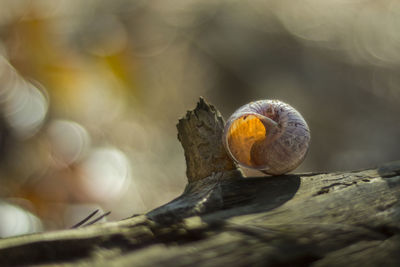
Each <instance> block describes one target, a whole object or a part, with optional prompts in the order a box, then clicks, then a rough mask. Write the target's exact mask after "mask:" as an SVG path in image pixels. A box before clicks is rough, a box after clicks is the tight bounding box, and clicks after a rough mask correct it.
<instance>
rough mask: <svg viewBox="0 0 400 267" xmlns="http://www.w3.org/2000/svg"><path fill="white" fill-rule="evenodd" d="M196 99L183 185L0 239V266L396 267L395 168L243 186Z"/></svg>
mask: <svg viewBox="0 0 400 267" xmlns="http://www.w3.org/2000/svg"><path fill="white" fill-rule="evenodd" d="M221 127H223V120H222V117H221V116H220V115H219V113H218V111H217V110H216V109H215V108H214V107H212V106H211V105H208V104H207V103H206V102H205V101H204V100H203V99H201V100H200V103H199V104H198V106H197V107H196V109H195V110H194V111H190V112H188V114H187V115H186V117H185V118H184V119H182V120H180V122H179V124H178V130H179V134H178V136H179V139H180V140H181V142H182V145H183V147H184V149H185V156H186V160H187V168H188V170H187V174H188V180H189V183H188V185H187V187H186V189H185V191H184V193H183V194H182V196H180V197H178V198H177V199H175V200H173V201H171V202H170V203H167V204H166V205H164V206H162V207H160V208H157V209H155V210H154V211H151V212H149V213H148V214H147V215H140V216H136V217H133V218H130V219H127V220H123V221H119V222H109V223H104V224H98V225H92V226H88V227H84V228H78V229H72V230H66V231H55V232H47V233H41V234H34V235H26V236H20V237H14V238H8V239H3V240H0V266H13V265H14V266H15V265H28V264H29V265H33V264H37V265H40V264H43V265H44V264H56V263H64V264H66V265H67V266H68V265H71V266H75V265H78V266H79V265H104V266H109V265H116V266H118V265H121V266H154V265H162V266H170V265H173V266H200V265H202V266H209V265H213V266H219V265H221V266H226V265H228V266H229V265H233V266H252V265H262V266H310V265H312V266H363V265H364V266H379V265H385V266H400V255H399V253H398V252H399V251H400V202H399V198H400V161H398V162H392V163H387V164H384V165H382V166H380V167H378V168H374V169H367V170H361V171H351V172H335V173H309V174H291V175H282V176H270V177H267V176H266V177H257V178H255V177H254V178H252V177H248V178H243V176H242V174H241V172H240V170H238V169H237V167H236V166H235V165H234V164H233V163H232V162H230V159H229V158H228V157H227V156H226V154H224V153H225V152H224V151H223V150H222V149H221V136H220V134H221V129H222V128H221Z"/></svg>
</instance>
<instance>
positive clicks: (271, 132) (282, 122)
mask: <svg viewBox="0 0 400 267" xmlns="http://www.w3.org/2000/svg"><path fill="white" fill-rule="evenodd" d="M310 138H311V136H310V130H309V128H308V125H307V123H306V121H305V120H304V118H303V117H302V116H301V115H300V113H299V112H298V111H297V110H295V109H294V108H293V107H291V106H290V105H288V104H286V103H283V102H281V101H279V100H259V101H255V102H251V103H249V104H246V105H244V106H242V107H240V108H239V109H238V110H236V111H235V112H234V113H233V114H232V115H231V117H230V118H229V119H228V121H227V123H226V125H225V129H224V133H223V143H224V146H225V149H226V150H227V152H228V154H229V155H230V156H231V158H232V159H233V160H234V161H235V162H237V163H238V164H240V165H242V166H244V167H247V168H253V169H258V170H260V171H262V172H264V173H267V174H272V175H277V174H283V173H286V172H289V171H291V170H293V169H295V168H296V167H297V166H298V165H300V163H301V162H302V161H303V160H304V157H305V155H306V153H307V150H308V147H309V143H310Z"/></svg>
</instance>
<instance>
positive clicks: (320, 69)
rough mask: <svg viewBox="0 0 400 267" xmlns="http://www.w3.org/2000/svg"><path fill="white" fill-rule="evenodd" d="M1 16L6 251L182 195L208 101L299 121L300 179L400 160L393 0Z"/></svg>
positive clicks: (108, 5)
mask: <svg viewBox="0 0 400 267" xmlns="http://www.w3.org/2000/svg"><path fill="white" fill-rule="evenodd" d="M0 4H1V6H2V8H1V9H0V201H1V202H0V203H2V204H1V206H0V207H1V209H0V210H2V211H1V212H2V213H1V214H0V215H1V216H0V219H1V221H0V229H1V235H2V236H4V237H5V236H12V235H18V234H23V233H29V232H33V231H40V229H44V230H50V229H62V228H68V227H71V225H73V224H75V223H77V222H78V221H79V220H81V219H83V218H84V217H86V216H87V215H89V213H91V212H92V211H93V210H95V209H100V210H102V212H107V211H111V212H112V213H111V214H110V215H109V216H107V219H108V220H120V219H122V218H126V217H128V216H131V215H132V214H137V213H144V212H147V211H149V210H151V209H153V208H155V207H157V206H159V205H161V204H164V203H166V202H168V201H170V200H171V199H173V198H175V197H177V196H178V195H179V194H180V193H181V192H182V191H183V189H184V186H185V183H186V178H185V161H184V155H183V150H182V148H181V146H180V144H179V142H178V140H177V138H176V128H175V125H176V123H177V122H178V119H179V118H180V117H181V116H183V115H184V114H185V113H186V110H188V109H191V108H193V107H194V106H195V104H196V102H197V100H198V98H199V96H204V97H205V98H206V99H207V100H208V101H210V102H211V103H213V104H215V106H216V107H217V108H218V109H219V110H220V111H221V113H222V114H223V115H224V117H225V118H227V117H228V116H229V115H230V114H231V113H232V112H233V111H234V110H235V109H236V108H238V107H239V106H241V105H243V104H245V103H248V102H250V101H253V100H257V99H280V100H282V101H285V102H287V103H289V104H290V105H292V106H293V107H295V108H296V109H297V110H299V111H300V112H301V113H302V115H303V116H304V118H305V119H306V120H307V122H308V124H309V126H310V129H311V135H312V137H311V138H312V141H311V146H310V151H309V153H308V156H307V157H306V160H305V161H304V162H303V164H302V165H301V166H300V167H299V168H298V169H297V170H295V171H296V172H309V171H317V172H319V171H324V172H325V171H340V170H351V169H360V168H367V167H373V166H376V165H378V164H380V163H382V162H386V161H391V160H397V159H399V158H400V154H399V151H400V149H399V148H400V147H399V144H398V139H399V136H400V117H399V116H398V114H400V105H399V103H400V78H399V77H400V75H399V74H400V73H399V66H400V54H399V53H398V51H399V48H400V32H399V31H398V30H397V29H398V28H399V27H398V26H399V25H400V16H399V14H400V4H399V2H398V1H395V0H382V1H366V0H354V1H350V0H334V1H317V0H306V1H299V2H296V1H289V0H273V1H264V0H248V1H226V0H219V1H218V0H217V1H214V0H190V1H185V0H173V1H145V0H135V1H128V0H115V1H106V0H90V1H69V0H64V1H51V0H40V1H30V0H21V1H13V0H0ZM246 171H247V173H248V174H251V175H253V174H254V175H259V173H256V172H250V171H248V170H246ZM15 199H18V200H19V201H16V202H15V201H13V200H15ZM23 203H25V204H26V203H29V205H25V204H23ZM3 214H4V216H3ZM13 214H14V215H13ZM18 214H19V215H18ZM32 216H33V217H32ZM15 218H22V219H21V220H22V221H25V222H27V221H29V220H30V219H29V218H35V219H34V220H33V221H35V223H32V225H41V226H40V227H39V226H37V228H35V227H36V226H32V225H31V226H29V223H26V224H21V226H18V227H17V228H14V225H13V224H15V221H14V220H15ZM104 220H105V219H104Z"/></svg>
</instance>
